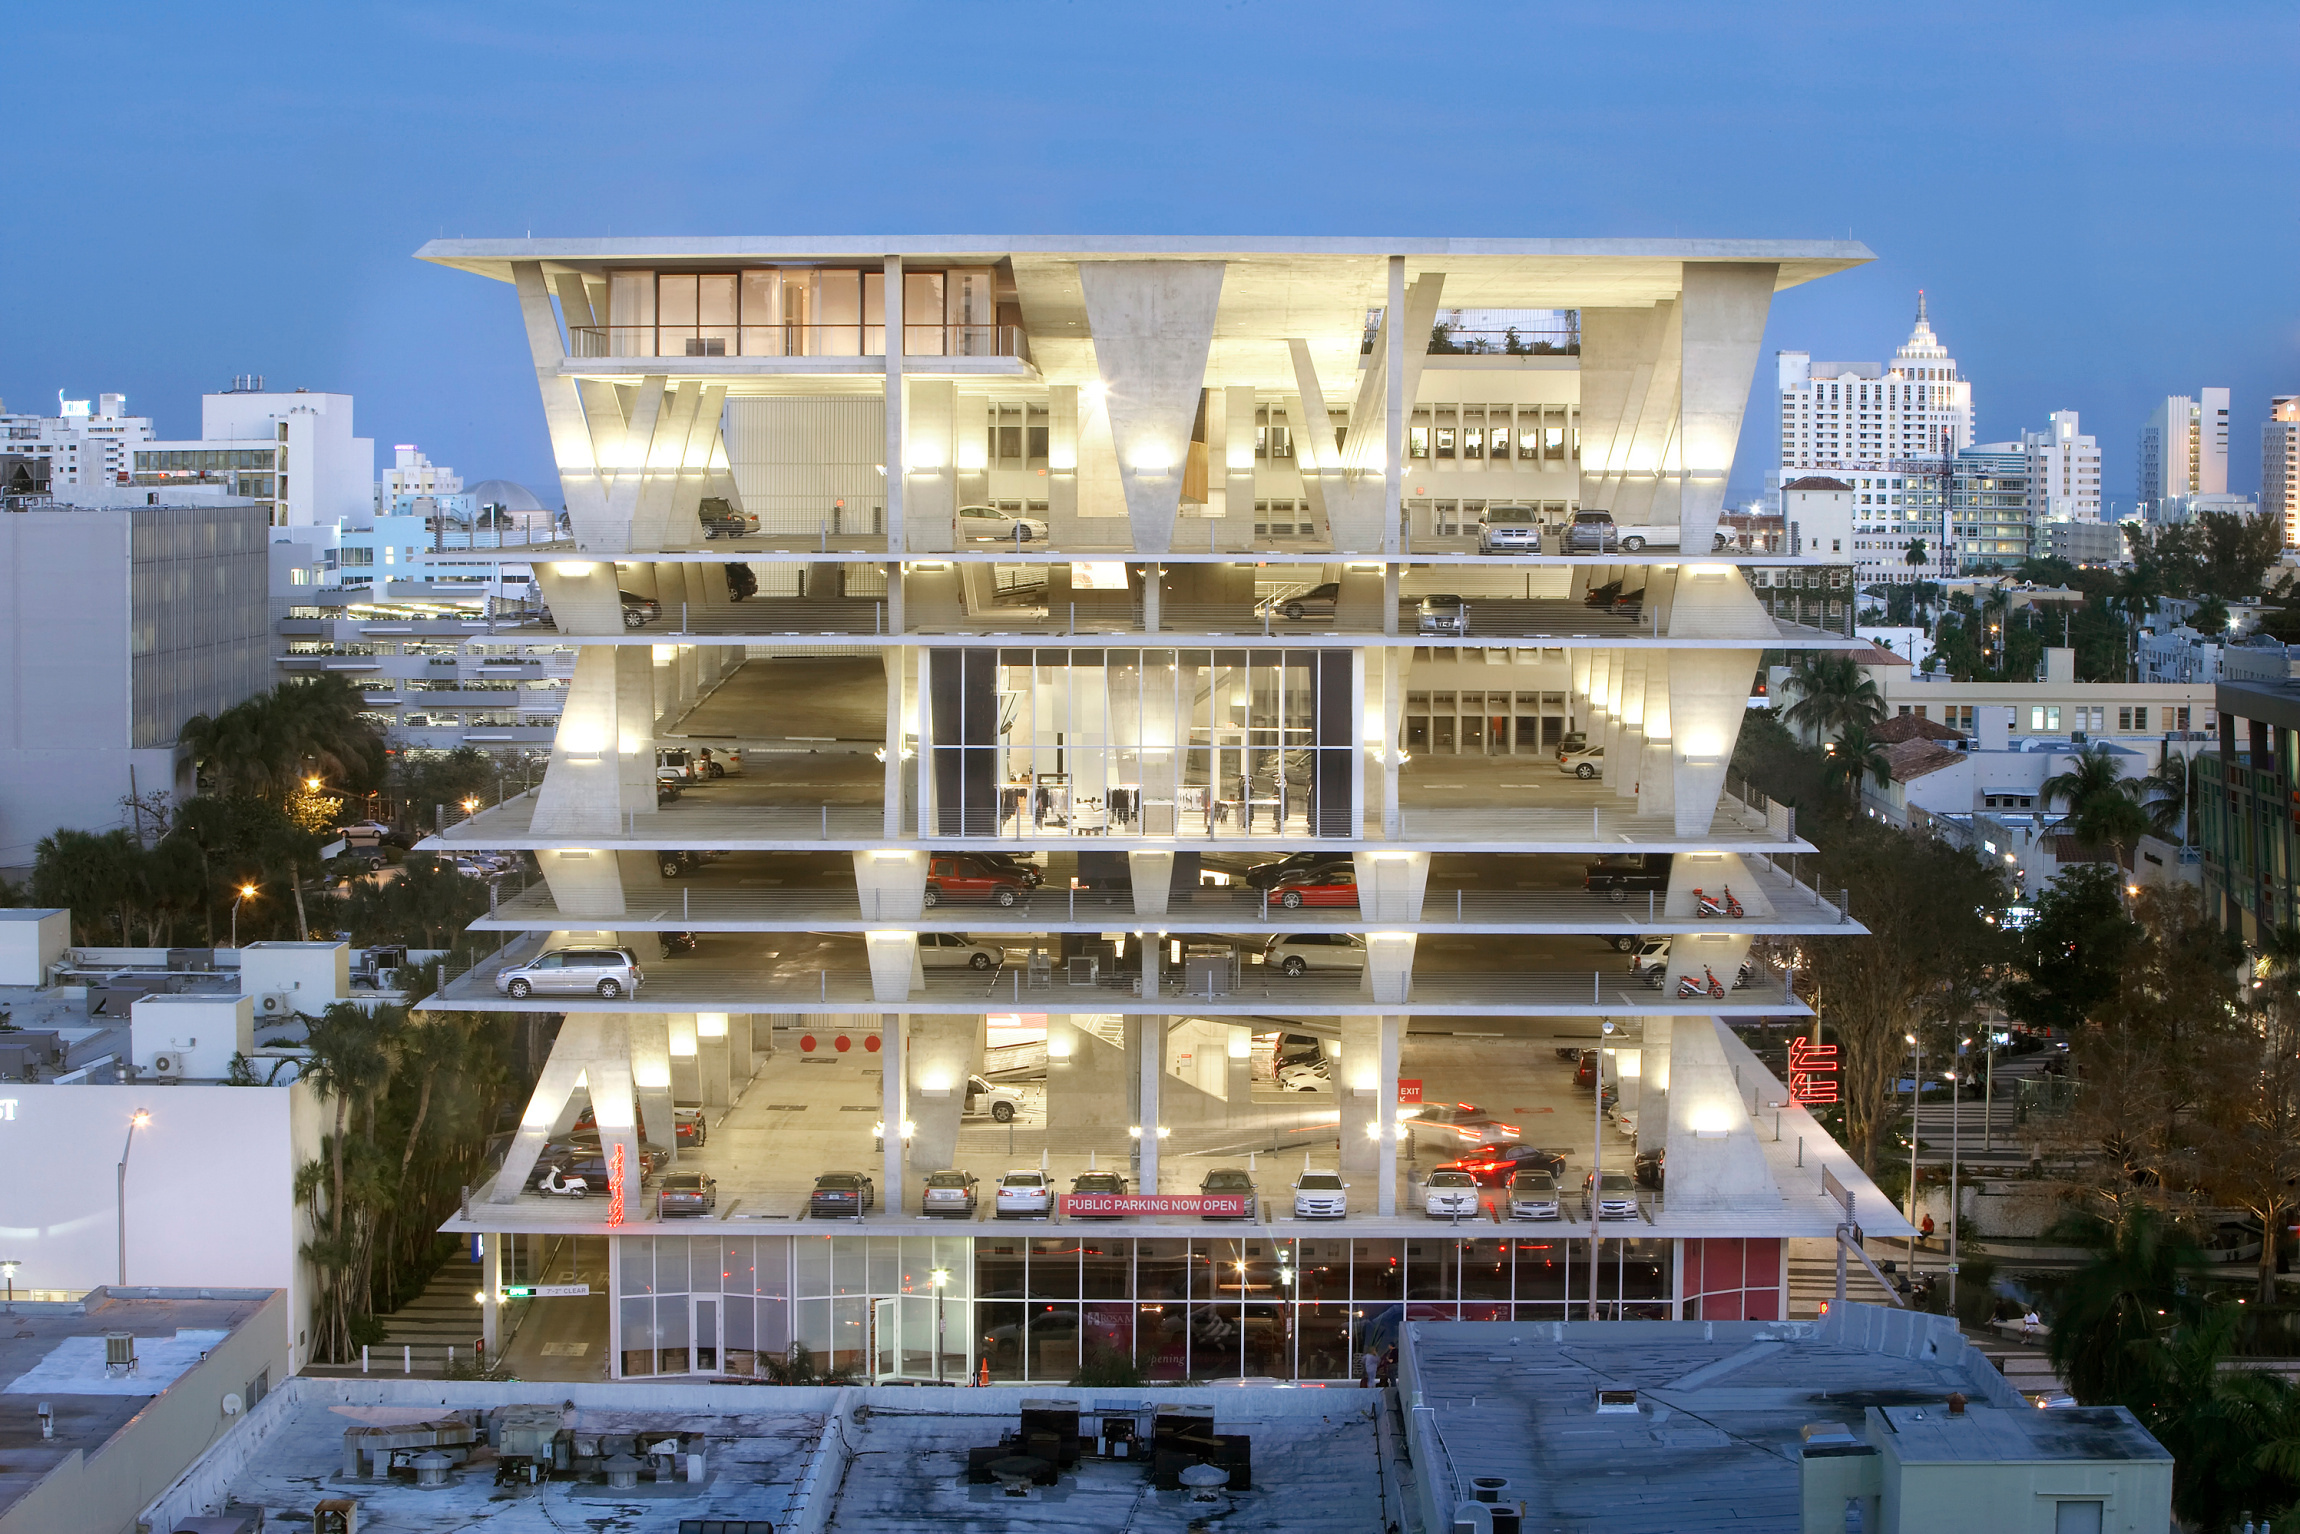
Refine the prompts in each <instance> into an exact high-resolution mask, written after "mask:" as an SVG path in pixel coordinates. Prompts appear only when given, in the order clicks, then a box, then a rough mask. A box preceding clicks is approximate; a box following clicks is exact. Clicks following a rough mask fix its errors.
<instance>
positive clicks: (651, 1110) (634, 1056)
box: [623, 1012, 679, 1219]
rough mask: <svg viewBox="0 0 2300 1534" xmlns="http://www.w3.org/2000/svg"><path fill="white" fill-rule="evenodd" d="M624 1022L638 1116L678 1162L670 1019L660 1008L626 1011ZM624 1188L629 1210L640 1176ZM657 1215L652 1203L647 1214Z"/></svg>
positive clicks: (669, 1154)
mask: <svg viewBox="0 0 2300 1534" xmlns="http://www.w3.org/2000/svg"><path fill="white" fill-rule="evenodd" d="M623 1024H624V1027H625V1028H626V1029H628V1030H629V1034H630V1039H631V1088H632V1091H633V1092H634V1093H636V1094H637V1098H638V1103H639V1117H640V1119H642V1120H643V1121H644V1122H645V1124H646V1126H647V1130H648V1136H649V1138H651V1139H652V1140H653V1141H654V1142H655V1143H656V1144H657V1145H660V1146H662V1147H663V1150H664V1152H665V1154H667V1155H668V1156H669V1157H670V1160H671V1163H672V1164H673V1165H676V1164H677V1163H678V1160H679V1135H678V1128H677V1118H676V1114H675V1109H676V1106H677V1105H676V1104H675V1103H674V1102H673V1100H672V1097H671V1020H670V1019H669V1018H668V1017H666V1016H664V1015H663V1014H662V1013H660V1012H626V1013H624V1014H623ZM636 1164H637V1163H635V1162H634V1163H633V1165H636ZM625 1189H626V1192H625V1206H626V1209H627V1210H628V1208H629V1205H630V1202H631V1200H632V1199H633V1198H635V1197H636V1195H637V1193H638V1180H637V1179H636V1178H632V1179H629V1180H627V1181H626V1183H625ZM632 1213H634V1214H635V1211H633V1212H632ZM654 1215H655V1211H654V1208H653V1206H652V1205H650V1206H649V1207H648V1209H647V1216H646V1217H647V1218H649V1219H653V1218H654ZM627 1217H629V1216H627Z"/></svg>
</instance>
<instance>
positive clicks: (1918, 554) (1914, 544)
mask: <svg viewBox="0 0 2300 1534" xmlns="http://www.w3.org/2000/svg"><path fill="white" fill-rule="evenodd" d="M1925 559H1926V554H1925V540H1924V539H1922V538H1911V539H1910V540H1909V552H1908V556H1907V558H1906V559H1904V560H1903V561H1902V563H1904V564H1906V565H1907V566H1908V567H1909V568H1910V569H1912V570H1922V569H1923V568H1924V567H1925Z"/></svg>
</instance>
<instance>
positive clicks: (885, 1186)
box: [878, 1012, 910, 1214]
mask: <svg viewBox="0 0 2300 1534" xmlns="http://www.w3.org/2000/svg"><path fill="white" fill-rule="evenodd" d="M903 1021H904V1019H903V1015H902V1014H901V1013H900V1012H889V1013H887V1014H886V1015H885V1017H884V1018H882V1019H881V1020H880V1023H879V1035H878V1036H879V1052H878V1058H879V1093H878V1110H879V1122H880V1123H881V1124H883V1125H884V1126H885V1128H884V1129H883V1130H882V1131H881V1132H880V1135H879V1152H880V1154H879V1185H878V1196H879V1207H880V1208H881V1209H884V1210H886V1211H888V1212H889V1213H892V1214H901V1213H907V1212H908V1210H909V1200H908V1199H907V1198H906V1197H905V1196H904V1192H903V1175H902V1174H903V1162H904V1160H905V1159H906V1158H905V1155H904V1152H905V1149H906V1147H905V1145H904V1143H903V1126H904V1125H905V1124H906V1123H908V1122H909V1121H910V1117H909V1115H910V1075H909V1072H908V1071H907V1070H905V1068H904V1055H903Z"/></svg>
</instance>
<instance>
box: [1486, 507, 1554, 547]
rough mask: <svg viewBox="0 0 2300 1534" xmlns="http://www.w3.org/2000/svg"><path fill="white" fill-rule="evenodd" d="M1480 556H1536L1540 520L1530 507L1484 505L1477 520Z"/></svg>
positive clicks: (1539, 534)
mask: <svg viewBox="0 0 2300 1534" xmlns="http://www.w3.org/2000/svg"><path fill="white" fill-rule="evenodd" d="M1477 551H1478V552H1479V553H1480V554H1538V553H1540V552H1541V517H1540V515H1539V514H1538V513H1537V512H1535V510H1534V509H1533V508H1532V507H1531V506H1488V507H1487V508H1486V509H1485V515H1484V516H1482V517H1480V518H1478V523H1477Z"/></svg>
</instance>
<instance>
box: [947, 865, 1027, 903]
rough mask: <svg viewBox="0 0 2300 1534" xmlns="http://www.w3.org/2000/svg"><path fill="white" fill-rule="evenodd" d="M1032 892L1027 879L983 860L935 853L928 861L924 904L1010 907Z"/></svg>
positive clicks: (1006, 868) (1011, 870)
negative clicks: (952, 902) (961, 902)
mask: <svg viewBox="0 0 2300 1534" xmlns="http://www.w3.org/2000/svg"><path fill="white" fill-rule="evenodd" d="M1030 890H1031V885H1030V881H1029V879H1028V878H1027V877H1026V876H1024V875H1023V874H1021V873H1018V872H1016V871H1015V870H1014V869H1012V868H1010V867H1002V866H999V865H996V864H993V863H990V862H988V861H987V860H985V859H981V858H974V857H967V856H963V855H955V854H947V853H937V854H936V855H935V856H933V857H932V858H930V859H928V860H927V869H926V903H927V904H928V905H930V906H936V905H940V904H942V902H944V901H945V900H955V901H973V902H977V903H987V904H990V905H999V906H1012V905H1014V904H1016V903H1017V902H1019V901H1020V900H1021V899H1022V898H1023V897H1024V896H1026V895H1028V894H1029V893H1030Z"/></svg>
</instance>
